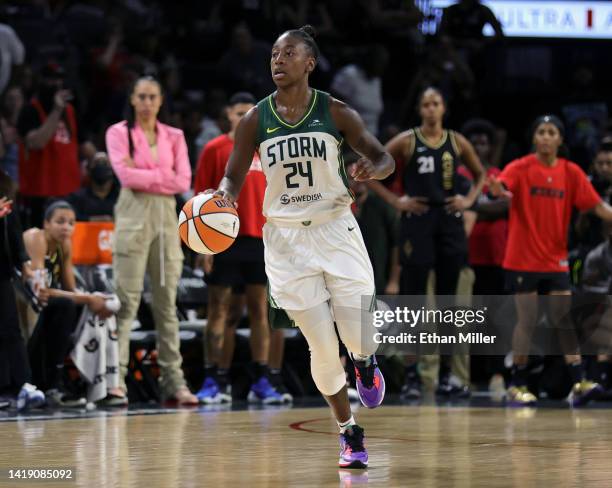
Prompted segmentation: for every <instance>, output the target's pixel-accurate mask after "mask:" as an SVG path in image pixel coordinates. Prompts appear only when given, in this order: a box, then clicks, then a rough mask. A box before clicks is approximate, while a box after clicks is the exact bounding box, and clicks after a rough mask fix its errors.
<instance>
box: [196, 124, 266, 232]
mask: <svg viewBox="0 0 612 488" xmlns="http://www.w3.org/2000/svg"><path fill="white" fill-rule="evenodd" d="M233 148H234V141H233V140H232V139H230V137H229V136H228V135H227V134H223V135H220V136H219V137H215V138H214V139H213V140H211V141H210V142H209V143H208V144H206V146H204V150H203V151H202V154H200V158H199V159H198V166H197V169H196V175H195V182H194V191H195V192H196V193H199V192H201V191H204V190H208V189H209V188H217V187H218V186H219V183H221V179H222V178H223V176H224V175H225V167H226V166H227V161H228V160H229V157H230V154H231V153H232V149H233ZM265 192H266V176H265V175H264V173H263V171H262V169H261V161H260V160H259V155H258V154H257V153H255V154H253V161H252V162H251V167H250V168H249V172H248V173H247V176H246V179H245V180H244V186H243V187H242V190H241V191H240V196H239V197H238V217H239V218H240V231H239V232H238V235H240V236H250V237H258V238H260V239H262V238H263V230H262V228H263V225H264V223H265V222H266V220H265V217H264V216H263V214H262V208H263V200H264V194H265Z"/></svg>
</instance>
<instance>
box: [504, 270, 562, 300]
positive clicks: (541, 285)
mask: <svg viewBox="0 0 612 488" xmlns="http://www.w3.org/2000/svg"><path fill="white" fill-rule="evenodd" d="M505 271H506V290H507V292H508V293H532V292H534V291H536V292H538V293H539V294H540V295H546V294H548V293H550V292H551V291H567V290H570V289H571V282H570V275H569V273H568V272H566V271H563V272H560V273H538V272H531V271H512V270H509V269H507V270H505Z"/></svg>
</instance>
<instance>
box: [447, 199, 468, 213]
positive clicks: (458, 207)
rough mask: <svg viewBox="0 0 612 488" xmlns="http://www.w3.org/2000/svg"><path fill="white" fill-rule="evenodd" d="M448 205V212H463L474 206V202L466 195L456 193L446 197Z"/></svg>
mask: <svg viewBox="0 0 612 488" xmlns="http://www.w3.org/2000/svg"><path fill="white" fill-rule="evenodd" d="M444 200H445V202H446V205H444V208H445V209H446V210H447V211H448V212H463V211H464V210H467V209H468V208H470V207H471V206H472V203H473V202H471V201H470V199H469V198H467V197H464V196H463V195H455V196H452V197H448V198H445V199H444Z"/></svg>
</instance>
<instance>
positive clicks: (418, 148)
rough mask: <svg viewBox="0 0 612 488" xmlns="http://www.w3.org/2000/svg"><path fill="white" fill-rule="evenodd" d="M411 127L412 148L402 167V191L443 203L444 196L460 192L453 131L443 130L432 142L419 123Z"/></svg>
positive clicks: (435, 202)
mask: <svg viewBox="0 0 612 488" xmlns="http://www.w3.org/2000/svg"><path fill="white" fill-rule="evenodd" d="M411 130H412V131H413V132H414V150H413V152H412V157H411V158H410V160H409V161H408V162H407V164H406V166H405V168H404V177H403V183H404V191H405V192H406V194H408V195H409V196H411V197H427V198H428V199H429V204H430V205H444V199H445V198H447V197H449V196H452V195H455V194H456V193H458V192H459V190H458V188H457V167H458V166H459V149H458V146H457V141H456V136H455V133H454V131H452V130H444V132H443V134H442V138H441V139H440V141H439V142H438V143H437V144H436V145H431V144H429V143H427V142H426V141H425V137H424V136H423V134H421V130H420V129H419V128H418V127H416V128H414V129H411Z"/></svg>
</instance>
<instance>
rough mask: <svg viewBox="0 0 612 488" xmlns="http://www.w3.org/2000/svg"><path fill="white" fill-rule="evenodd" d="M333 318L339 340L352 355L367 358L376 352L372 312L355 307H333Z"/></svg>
mask: <svg viewBox="0 0 612 488" xmlns="http://www.w3.org/2000/svg"><path fill="white" fill-rule="evenodd" d="M334 317H335V320H336V325H337V326H338V332H339V334H340V339H341V340H342V342H344V345H345V346H346V348H347V349H348V350H349V351H350V352H352V353H353V354H359V355H366V356H369V355H371V354H374V353H375V352H376V349H377V347H378V344H377V343H376V342H375V341H374V336H375V334H376V329H375V328H374V325H373V317H372V312H370V311H369V310H363V309H362V308H357V307H346V306H341V305H338V304H336V305H334Z"/></svg>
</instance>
